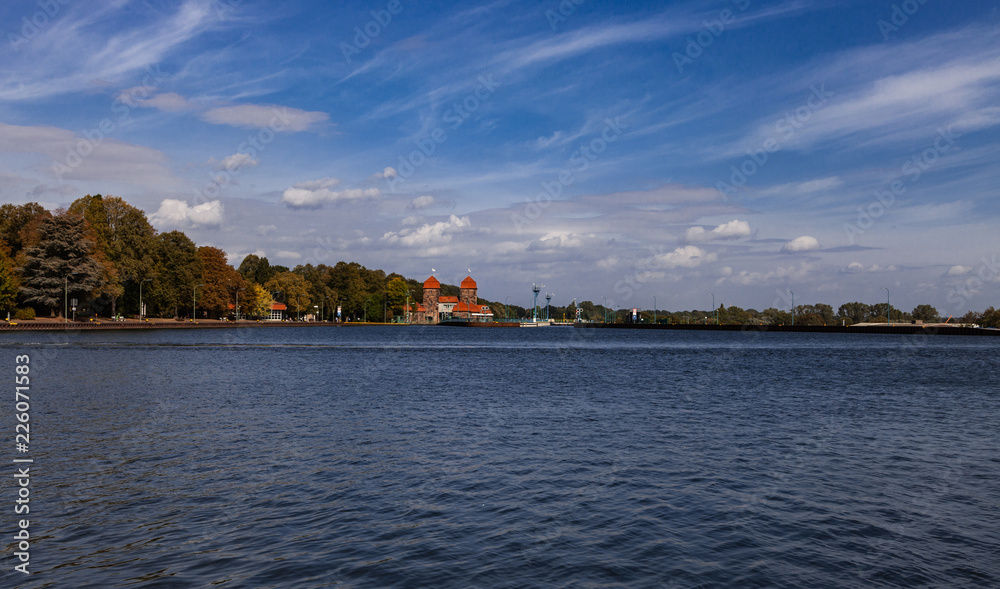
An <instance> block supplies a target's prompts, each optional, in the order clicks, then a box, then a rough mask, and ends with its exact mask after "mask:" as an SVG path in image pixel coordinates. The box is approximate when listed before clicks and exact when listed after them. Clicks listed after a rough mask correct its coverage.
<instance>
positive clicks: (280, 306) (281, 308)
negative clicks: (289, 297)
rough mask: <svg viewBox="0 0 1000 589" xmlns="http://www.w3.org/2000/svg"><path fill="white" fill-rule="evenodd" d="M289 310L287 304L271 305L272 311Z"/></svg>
mask: <svg viewBox="0 0 1000 589" xmlns="http://www.w3.org/2000/svg"><path fill="white" fill-rule="evenodd" d="M287 308H288V307H286V306H285V303H271V310H272V311H284V310H285V309H287Z"/></svg>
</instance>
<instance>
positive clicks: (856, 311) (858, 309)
mask: <svg viewBox="0 0 1000 589" xmlns="http://www.w3.org/2000/svg"><path fill="white" fill-rule="evenodd" d="M871 316H872V312H871V307H870V306H868V305H866V304H864V303H859V302H853V303H844V304H843V305H841V306H840V308H839V309H837V317H840V318H841V319H846V320H848V321H847V322H848V323H849V324H854V323H864V322H865V321H868V320H869V319H870V318H871Z"/></svg>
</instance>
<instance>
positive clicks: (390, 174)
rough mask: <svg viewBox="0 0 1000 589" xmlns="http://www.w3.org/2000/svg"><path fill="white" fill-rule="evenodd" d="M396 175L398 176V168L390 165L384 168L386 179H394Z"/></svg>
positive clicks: (383, 173) (383, 172)
mask: <svg viewBox="0 0 1000 589" xmlns="http://www.w3.org/2000/svg"><path fill="white" fill-rule="evenodd" d="M396 176H397V173H396V168H393V167H391V166H389V167H386V169H384V170H382V177H383V178H385V179H386V180H392V179H393V178H395V177H396Z"/></svg>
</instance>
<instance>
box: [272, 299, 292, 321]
mask: <svg viewBox="0 0 1000 589" xmlns="http://www.w3.org/2000/svg"><path fill="white" fill-rule="evenodd" d="M287 309H288V307H286V306H285V303H278V302H275V301H271V314H270V315H268V316H267V321H284V320H285V311H286V310H287Z"/></svg>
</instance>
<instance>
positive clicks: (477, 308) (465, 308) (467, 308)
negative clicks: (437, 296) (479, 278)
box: [451, 302, 493, 315]
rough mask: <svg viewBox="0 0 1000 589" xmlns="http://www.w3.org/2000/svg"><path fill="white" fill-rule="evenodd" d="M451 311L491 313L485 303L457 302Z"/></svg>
mask: <svg viewBox="0 0 1000 589" xmlns="http://www.w3.org/2000/svg"><path fill="white" fill-rule="evenodd" d="M451 312H452V313H481V314H483V315H492V314H493V311H490V308H489V307H487V306H486V305H470V304H468V303H464V302H463V303H459V304H457V305H455V308H454V309H452V310H451Z"/></svg>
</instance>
